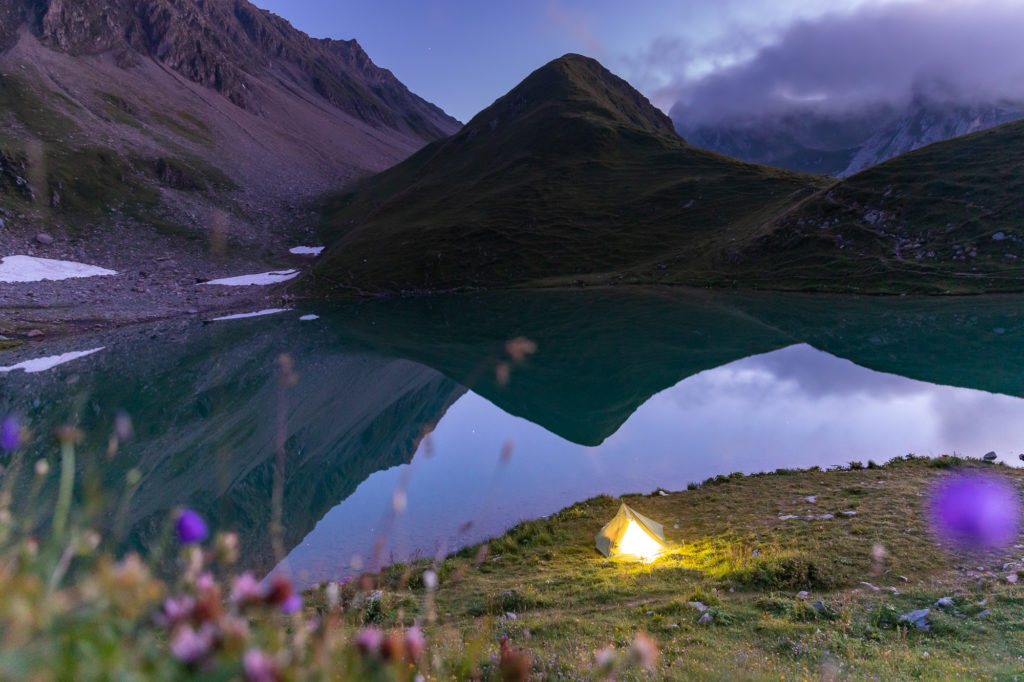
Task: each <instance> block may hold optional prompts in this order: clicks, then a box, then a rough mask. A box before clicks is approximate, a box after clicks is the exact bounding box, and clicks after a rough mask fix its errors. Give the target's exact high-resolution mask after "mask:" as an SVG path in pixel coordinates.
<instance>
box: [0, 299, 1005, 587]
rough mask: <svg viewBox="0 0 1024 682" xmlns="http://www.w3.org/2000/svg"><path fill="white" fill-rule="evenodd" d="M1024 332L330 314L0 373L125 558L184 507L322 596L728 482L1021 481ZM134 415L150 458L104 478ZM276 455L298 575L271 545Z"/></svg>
mask: <svg viewBox="0 0 1024 682" xmlns="http://www.w3.org/2000/svg"><path fill="white" fill-rule="evenodd" d="M1022 308H1024V297H1020V296H998V297H986V298H980V297H979V298H973V299H911V298H899V299H885V298H856V297H831V296H808V295H780V294H728V293H704V292H692V291H664V290H644V291H617V290H604V291H546V292H534V293H511V292H510V293H489V294H478V295H465V296H448V297H439V298H430V299H401V300H391V301H376V302H360V303H354V304H346V305H332V306H319V307H315V308H309V309H302V310H294V311H286V312H281V313H277V314H274V315H267V316H263V317H253V318H242V319H233V320H224V321H217V322H212V323H202V322H198V321H196V322H172V323H163V324H157V325H150V326H146V327H138V328H133V329H129V330H122V331H119V332H116V333H110V334H105V335H97V336H90V337H84V338H76V339H71V340H63V341H60V342H57V343H51V344H47V345H45V346H41V347H38V348H34V349H29V350H20V351H17V352H11V353H4V354H3V355H0V367H14V366H16V365H19V364H20V365H23V366H24V363H25V362H26V361H38V360H39V358H40V357H41V356H57V355H63V354H65V353H69V354H79V353H81V352H84V351H95V352H92V353H91V354H89V355H79V356H76V357H73V359H72V360H70V361H68V362H66V363H64V364H61V365H58V366H56V367H52V368H49V369H45V370H44V371H38V372H26V371H25V370H24V369H14V370H10V371H7V372H0V414H4V413H14V414H16V415H18V416H19V417H20V418H22V419H23V420H24V421H26V422H27V423H28V424H29V426H30V427H31V428H32V430H33V431H34V433H35V434H36V437H35V438H34V439H33V440H32V442H31V443H30V444H29V446H28V451H27V453H26V455H27V457H28V461H29V462H31V461H32V460H34V459H36V458H38V457H47V458H48V459H49V460H50V461H51V464H52V465H54V467H56V464H57V454H56V452H55V451H54V448H53V446H52V445H51V444H50V442H49V438H47V437H46V435H47V434H49V433H52V431H53V430H54V429H55V428H56V427H58V426H60V425H61V424H66V423H73V424H77V425H78V426H79V427H80V428H81V429H82V430H83V431H84V433H85V434H86V439H85V442H84V443H83V445H82V447H81V452H82V456H81V458H80V464H81V465H80V471H79V475H80V478H81V480H82V481H83V482H90V483H91V486H92V489H93V491H94V493H93V494H92V496H91V497H90V500H91V501H93V502H95V503H96V505H97V507H98V508H100V507H102V508H105V509H106V510H107V512H106V515H105V517H104V518H105V522H106V524H107V525H108V527H109V528H110V529H111V534H112V537H115V538H116V540H117V542H118V543H119V544H120V545H121V546H123V547H125V548H130V547H139V548H149V547H152V546H154V545H155V544H157V543H158V542H159V541H160V538H161V536H162V535H163V533H164V531H165V530H166V528H167V519H168V517H169V515H170V514H171V513H172V511H173V510H174V509H175V508H176V507H179V506H188V507H192V508H194V509H196V510H197V511H199V512H200V513H202V514H203V515H204V516H205V517H207V518H208V519H209V520H210V523H211V525H212V526H213V527H215V528H219V529H231V530H236V531H238V532H239V533H240V535H241V537H242V549H243V555H244V557H243V562H244V563H245V564H246V565H248V566H251V567H253V568H254V569H255V570H256V571H257V572H260V573H264V574H265V573H267V572H269V571H271V570H273V569H274V568H275V566H279V568H280V569H281V570H288V571H290V572H291V573H293V574H294V575H296V576H298V578H299V579H300V580H301V581H302V582H304V583H307V584H308V583H312V582H317V581H322V580H327V579H337V578H341V577H344V576H346V575H351V574H353V573H354V572H356V571H357V570H358V568H360V567H373V566H374V565H375V564H377V563H379V562H381V561H389V560H392V559H396V560H397V559H404V558H408V557H410V556H432V555H436V554H444V553H447V552H449V551H453V550H455V549H457V548H459V547H460V546H463V545H465V544H469V543H472V542H476V541H479V540H482V539H485V538H487V537H490V536H493V535H496V534H499V533H501V532H502V531H503V530H504V529H506V528H508V527H509V526H511V525H513V524H514V523H515V522H517V521H519V520H521V519H529V518H537V517H540V516H545V515H548V514H551V513H553V512H555V511H557V510H559V509H561V508H562V507H564V506H566V505H569V504H571V503H573V502H575V501H578V500H581V499H585V498H588V497H591V496H594V495H597V494H610V495H616V494H622V493H627V492H641V493H650V492H653V491H655V490H657V489H659V488H662V489H666V490H678V489H682V488H685V487H686V485H687V484H688V483H689V482H692V481H701V480H703V479H706V478H708V477H710V476H715V475H718V474H728V473H730V472H733V471H741V472H745V473H753V472H758V471H770V470H774V469H776V468H796V467H808V466H814V465H818V466H822V467H828V466H835V465H843V464H846V463H848V462H850V461H861V462H867V461H868V460H874V461H876V462H883V461H886V460H888V459H890V458H892V457H895V456H899V455H904V454H907V453H915V454H919V455H930V456H932V455H940V454H945V453H952V452H956V453H959V454H966V455H972V456H981V455H982V454H984V453H986V452H988V451H990V450H995V451H996V452H997V453H999V455H1000V456H1001V458H1002V459H1003V460H1004V461H1006V462H1007V463H1010V464H1015V465H1016V464H1019V463H1020V462H1018V460H1017V454H1018V453H1019V452H1024V400H1022V399H1021V396H1022V395H1024V371H1022V369H1024V368H1022V362H1021V350H1022V348H1024V317H1022V316H1021V312H1022ZM314 314H315V315H317V316H318V317H317V319H311V320H302V319H300V318H301V317H303V316H309V315H314ZM511 339H529V340H530V342H531V344H535V346H536V350H535V352H532V353H526V354H525V355H524V356H523V357H522V358H521V359H520V360H521V361H517V356H518V354H519V351H529V350H532V347H531V345H529V344H525V343H522V342H520V343H518V344H513V345H512V346H511V347H509V346H507V343H506V342H508V341H509V340H511ZM96 349H100V350H96ZM510 351H511V354H510ZM283 353H286V354H287V355H288V357H289V358H290V360H291V364H292V366H293V368H294V374H295V377H296V380H297V381H296V383H295V385H294V386H289V387H283V386H282V383H281V382H280V381H279V375H278V371H277V369H276V367H277V360H278V358H279V357H280V356H281V354H283ZM28 366H29V367H37V366H46V363H38V362H36V364H32V363H29V365H28ZM122 411H124V412H126V413H127V414H129V415H130V416H131V419H132V422H133V423H134V426H135V437H134V438H133V439H132V440H130V441H127V442H124V443H122V444H120V446H119V448H118V449H117V451H116V452H109V451H108V450H109V440H110V435H111V432H112V429H113V424H114V420H115V417H116V415H117V414H119V413H120V412H122ZM281 425H283V426H281ZM279 437H281V438H282V442H283V455H284V456H283V460H282V465H281V468H280V469H278V471H279V472H280V474H281V476H282V478H281V480H283V487H284V497H283V521H284V527H285V530H284V537H283V540H284V545H285V547H286V549H287V551H288V556H287V559H286V560H285V561H284V562H282V563H279V562H278V559H277V557H275V556H274V552H273V551H272V549H271V546H270V541H269V537H270V536H269V532H268V528H269V526H270V521H271V497H272V489H273V484H274V479H275V459H276V451H277V446H276V443H277V442H278V438H279ZM133 470H135V471H137V472H138V473H139V474H141V482H140V483H139V485H138V488H137V489H136V490H134V491H132V494H131V497H130V500H128V501H126V502H125V501H124V500H125V497H126V484H125V480H126V477H127V475H128V473H129V472H130V471H133ZM50 478H51V479H53V480H49V481H48V485H49V488H46V489H44V497H43V498H42V499H45V494H53V487H55V485H56V480H55V477H54V476H51V477H50ZM88 487H89V486H84V485H83V486H80V490H81V489H85V488H88ZM30 488H31V486H30V485H29V483H28V481H27V479H26V480H25V481H22V482H20V483H19V490H23V491H24V490H28V489H30ZM86 497H89V496H86ZM92 498H97V499H98V501H97V500H96V499H92ZM396 500H397V504H396ZM396 508H397V509H398V510H399V511H400V512H401V513H395V509H396ZM39 513H40V522H41V523H45V515H46V511H45V507H44V509H43V510H42V511H41V512H39ZM596 531H597V529H596V528H595V532H596Z"/></svg>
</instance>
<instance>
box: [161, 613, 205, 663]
mask: <svg viewBox="0 0 1024 682" xmlns="http://www.w3.org/2000/svg"><path fill="white" fill-rule="evenodd" d="M213 632H214V630H213V626H212V625H211V624H210V623H206V624H204V625H203V626H202V627H201V628H199V632H196V631H195V630H193V629H192V627H191V626H189V625H182V626H181V627H179V628H178V629H177V630H175V632H174V636H173V637H171V643H170V647H171V653H172V654H174V657H175V658H176V659H178V660H179V661H181V662H182V663H188V664H191V663H195V662H197V661H198V660H199V659H201V658H203V657H204V656H206V654H208V653H210V648H211V647H212V646H213Z"/></svg>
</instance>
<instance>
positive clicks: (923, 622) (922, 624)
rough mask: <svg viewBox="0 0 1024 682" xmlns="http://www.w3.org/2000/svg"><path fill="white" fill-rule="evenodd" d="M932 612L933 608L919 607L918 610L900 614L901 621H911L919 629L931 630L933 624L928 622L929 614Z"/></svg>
mask: <svg viewBox="0 0 1024 682" xmlns="http://www.w3.org/2000/svg"><path fill="white" fill-rule="evenodd" d="M931 612H932V610H931V609H918V610H917V611H911V612H910V613H904V614H903V615H902V616H900V622H901V623H910V624H911V625H913V626H914V627H915V628H917V629H919V630H929V629H931V624H930V623H929V622H928V615H929V614H930V613H931Z"/></svg>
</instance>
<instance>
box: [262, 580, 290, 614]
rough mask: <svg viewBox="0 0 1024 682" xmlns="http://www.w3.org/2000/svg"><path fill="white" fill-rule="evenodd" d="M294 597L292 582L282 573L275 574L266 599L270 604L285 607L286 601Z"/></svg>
mask: <svg viewBox="0 0 1024 682" xmlns="http://www.w3.org/2000/svg"><path fill="white" fill-rule="evenodd" d="M291 597H292V584H291V583H290V582H289V581H288V578H285V577H284V576H281V575H275V576H274V577H273V578H271V579H270V589H268V590H267V593H266V595H265V596H264V599H265V600H266V602H267V604H268V605H269V606H280V607H282V608H283V607H284V605H285V603H286V602H287V601H288V600H289V599H290V598H291Z"/></svg>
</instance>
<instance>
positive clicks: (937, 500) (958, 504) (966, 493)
mask: <svg viewBox="0 0 1024 682" xmlns="http://www.w3.org/2000/svg"><path fill="white" fill-rule="evenodd" d="M930 512H931V523H932V528H933V530H934V531H935V533H936V534H937V535H938V536H939V537H940V538H941V539H942V540H943V541H945V542H948V543H950V544H952V545H954V546H955V547H957V548H959V549H961V550H967V551H978V550H990V549H999V548H1002V547H1006V546H1007V545H1009V544H1010V543H1012V542H1013V541H1014V540H1015V539H1016V538H1017V535H1018V532H1019V530H1020V500H1019V499H1018V497H1017V494H1016V492H1015V491H1014V489H1013V488H1012V487H1011V486H1010V485H1009V484H1008V483H1006V482H1005V481H1002V480H1000V479H998V478H995V477H992V476H985V475H981V474H964V475H960V476H956V477H954V478H951V479H948V480H946V481H943V482H942V483H940V484H939V485H938V486H936V488H935V489H934V490H933V491H932V496H931V508H930Z"/></svg>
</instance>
